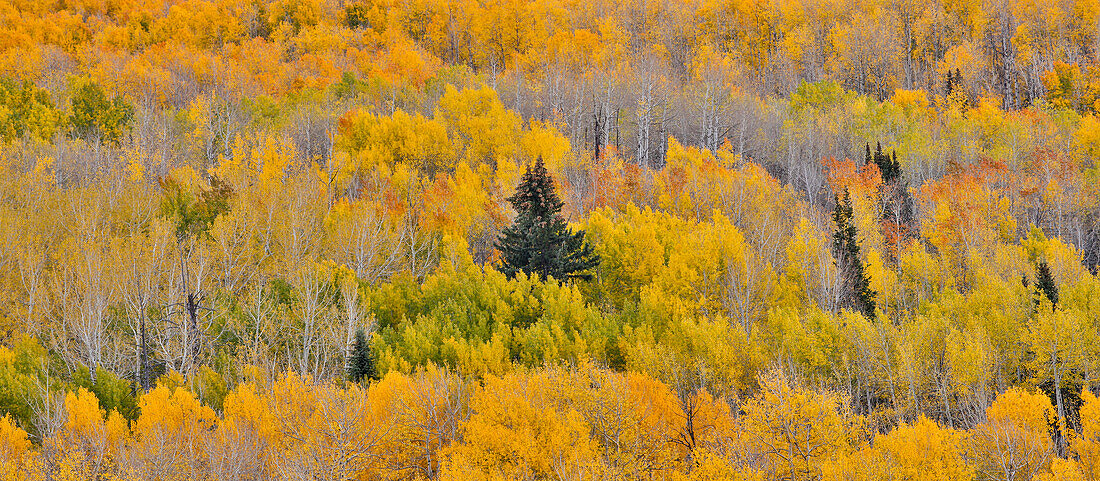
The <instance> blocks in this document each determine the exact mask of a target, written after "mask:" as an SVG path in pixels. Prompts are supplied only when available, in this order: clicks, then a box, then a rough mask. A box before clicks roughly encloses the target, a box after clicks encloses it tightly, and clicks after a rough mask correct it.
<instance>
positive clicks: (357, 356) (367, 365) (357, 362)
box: [348, 328, 378, 382]
mask: <svg viewBox="0 0 1100 481" xmlns="http://www.w3.org/2000/svg"><path fill="white" fill-rule="evenodd" d="M348 379H349V380H350V381H351V382H362V381H363V380H364V379H366V380H368V381H374V380H377V379H378V369H376V368H375V366H374V353H373V352H371V348H370V340H368V339H367V336H366V334H364V333H363V329H362V328H360V329H359V330H357V331H355V344H354V345H353V347H352V350H351V359H349V360H348Z"/></svg>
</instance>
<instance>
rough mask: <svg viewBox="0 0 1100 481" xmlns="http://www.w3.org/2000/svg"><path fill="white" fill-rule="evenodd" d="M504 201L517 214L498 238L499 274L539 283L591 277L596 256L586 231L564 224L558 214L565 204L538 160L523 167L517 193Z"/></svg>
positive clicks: (598, 261) (597, 258)
mask: <svg viewBox="0 0 1100 481" xmlns="http://www.w3.org/2000/svg"><path fill="white" fill-rule="evenodd" d="M507 200H508V202H510V203H511V204H512V207H513V208H514V209H516V212H517V213H518V215H517V216H516V220H515V222H514V223H513V224H512V225H511V226H508V227H507V228H505V229H504V232H503V233H502V235H501V237H500V239H498V240H497V246H496V247H497V249H499V250H500V252H501V255H502V257H503V260H504V262H503V265H502V266H501V271H503V272H504V273H505V274H506V275H507V276H508V277H514V276H515V275H516V273H518V272H520V271H523V272H525V273H527V274H528V275H538V276H539V278H540V279H543V280H545V279H547V278H550V277H553V278H555V279H559V280H566V279H584V280H588V279H591V278H592V274H591V272H588V271H590V270H591V269H592V268H594V267H596V266H597V265H599V263H600V258H599V256H598V255H596V253H595V252H593V250H592V246H591V245H589V244H588V243H587V242H585V240H584V231H579V232H576V233H574V232H572V231H570V230H569V227H568V226H567V225H566V223H565V219H564V218H562V216H561V208H562V206H563V205H565V204H564V203H563V202H562V201H561V199H560V198H559V197H558V194H557V192H555V190H554V180H553V179H552V178H551V177H550V174H549V173H548V172H547V171H546V166H545V165H543V162H542V158H539V159H538V160H536V161H535V163H534V164H533V165H531V166H528V167H527V172H525V173H524V174H523V179H522V181H521V182H520V184H519V187H517V188H516V193H515V194H514V195H512V196H511V197H509V198H508V199H507Z"/></svg>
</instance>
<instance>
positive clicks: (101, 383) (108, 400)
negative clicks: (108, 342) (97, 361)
mask: <svg viewBox="0 0 1100 481" xmlns="http://www.w3.org/2000/svg"><path fill="white" fill-rule="evenodd" d="M72 384H73V388H72V389H73V390H76V389H77V388H84V389H87V390H88V391H89V392H91V393H92V394H95V397H97V398H99V406H100V407H101V408H103V409H105V410H106V411H107V412H110V411H111V410H116V411H118V412H119V414H122V416H123V417H125V418H126V419H130V420H133V419H135V418H137V416H138V414H139V412H138V407H137V406H138V400H137V398H136V397H135V396H134V393H133V389H132V386H131V385H130V382H129V381H127V380H125V379H121V378H119V377H118V375H117V374H115V373H113V372H111V371H109V370H107V369H103V368H97V369H96V379H95V383H94V384H93V383H92V378H91V372H90V371H89V370H88V368H87V367H86V366H80V367H79V368H77V370H76V371H75V372H73V375H72Z"/></svg>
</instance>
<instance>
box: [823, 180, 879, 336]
mask: <svg viewBox="0 0 1100 481" xmlns="http://www.w3.org/2000/svg"><path fill="white" fill-rule="evenodd" d="M833 202H834V203H835V204H836V206H835V207H834V208H833V222H834V223H835V224H836V232H834V233H833V255H834V256H835V257H836V262H837V268H838V269H839V271H840V275H841V276H842V277H843V279H844V288H845V289H846V290H847V291H848V292H847V296H846V298H847V303H848V305H849V306H851V307H852V308H853V309H855V310H856V311H859V312H860V313H862V314H863V315H864V316H866V317H867V318H868V319H874V317H875V291H873V290H871V279H870V278H868V277H867V272H866V271H865V270H864V269H863V261H862V260H860V258H859V244H858V243H857V242H856V235H857V233H856V226H855V225H853V224H852V200H851V198H850V197H849V196H848V191H847V190H845V191H844V198H840V197H837V196H834V197H833Z"/></svg>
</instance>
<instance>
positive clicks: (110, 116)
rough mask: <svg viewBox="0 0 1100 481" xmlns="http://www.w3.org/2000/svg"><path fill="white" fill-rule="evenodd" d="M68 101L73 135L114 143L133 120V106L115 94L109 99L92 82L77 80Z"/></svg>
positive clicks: (94, 140)
mask: <svg viewBox="0 0 1100 481" xmlns="http://www.w3.org/2000/svg"><path fill="white" fill-rule="evenodd" d="M71 102H72V113H71V114H70V116H69V121H70V123H71V124H72V131H71V135H72V136H73V137H78V138H82V139H85V140H87V141H90V142H110V143H113V144H116V145H117V144H118V143H119V142H120V141H121V140H122V135H123V134H124V133H125V132H126V130H127V129H129V128H130V124H132V123H133V121H134V107H133V106H132V105H130V103H129V102H126V100H125V99H123V98H122V97H121V96H118V95H116V96H115V97H114V98H112V99H108V98H107V94H106V93H104V92H103V87H100V86H99V84H97V83H95V82H90V81H85V82H78V85H77V87H76V89H75V91H74V92H73V97H72V101H71Z"/></svg>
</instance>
